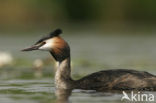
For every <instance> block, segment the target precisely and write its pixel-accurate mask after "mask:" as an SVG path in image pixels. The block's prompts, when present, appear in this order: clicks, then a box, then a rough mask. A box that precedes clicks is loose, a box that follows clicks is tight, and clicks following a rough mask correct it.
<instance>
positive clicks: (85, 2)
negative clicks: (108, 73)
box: [0, 0, 156, 103]
mask: <svg viewBox="0 0 156 103" xmlns="http://www.w3.org/2000/svg"><path fill="white" fill-rule="evenodd" d="M56 28H61V29H62V30H63V34H62V35H61V36H62V37H63V38H64V39H65V40H66V41H67V42H68V43H69V45H70V47H71V58H72V63H71V64H72V77H73V78H74V79H79V78H81V77H83V76H85V75H87V74H90V73H93V72H96V71H99V70H105V69H135V70H141V71H142V70H145V71H148V72H150V73H153V74H156V63H155V62H156V47H155V44H156V35H155V34H156V29H155V28H156V1H155V0H0V98H1V100H0V101H1V102H3V103H21V102H22V103H28V102H29V103H53V102H54V101H55V100H56V97H55V93H54V91H55V88H54V87H55V86H54V80H53V78H54V68H55V62H54V60H53V58H52V57H51V55H50V53H48V52H39V51H34V52H26V53H25V52H21V51H20V50H21V49H23V48H25V47H28V46H30V45H32V44H34V43H35V42H36V41H38V39H40V38H41V37H42V36H44V35H47V34H48V33H49V32H51V31H53V30H55V29H56ZM154 93H155V92H154ZM155 94H156V93H155ZM120 97H121V94H117V95H116V94H99V93H89V92H84V91H79V90H77V91H74V92H73V95H72V96H71V97H70V100H71V101H72V102H74V103H84V102H85V103H120V102H121V101H120V99H121V98H120Z"/></svg>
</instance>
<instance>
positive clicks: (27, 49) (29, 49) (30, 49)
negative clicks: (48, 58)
mask: <svg viewBox="0 0 156 103" xmlns="http://www.w3.org/2000/svg"><path fill="white" fill-rule="evenodd" d="M39 47H40V46H36V45H33V46H31V47H29V48H25V49H22V50H21V51H32V50H38V48H39Z"/></svg>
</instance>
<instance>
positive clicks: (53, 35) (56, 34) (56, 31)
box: [35, 29, 62, 44]
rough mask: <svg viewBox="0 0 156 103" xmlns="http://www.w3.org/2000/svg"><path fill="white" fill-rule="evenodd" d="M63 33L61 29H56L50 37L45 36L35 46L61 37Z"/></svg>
mask: <svg viewBox="0 0 156 103" xmlns="http://www.w3.org/2000/svg"><path fill="white" fill-rule="evenodd" d="M61 33H62V30H61V29H56V30H54V31H53V32H51V33H50V34H49V35H48V36H45V37H43V38H41V39H40V40H39V41H37V42H36V43H35V44H38V43H41V42H43V41H44V40H47V39H49V38H52V37H55V36H59V35H60V34H61Z"/></svg>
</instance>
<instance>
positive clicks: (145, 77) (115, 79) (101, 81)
mask: <svg viewBox="0 0 156 103" xmlns="http://www.w3.org/2000/svg"><path fill="white" fill-rule="evenodd" d="M75 88H77V89H87V90H98V91H103V90H133V89H135V90H156V76H154V75H152V74H150V73H148V72H144V71H135V70H127V69H115V70H104V71H99V72H96V73H93V74H90V75H88V76H85V77H84V78H82V79H80V80H77V81H76V82H75Z"/></svg>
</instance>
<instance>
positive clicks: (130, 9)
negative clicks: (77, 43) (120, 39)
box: [0, 0, 156, 33]
mask: <svg viewBox="0 0 156 103" xmlns="http://www.w3.org/2000/svg"><path fill="white" fill-rule="evenodd" d="M155 4H156V1H155V0H85V1H84V0H75V1H74V0H14V1H12V0H0V31H1V32H11V33H14V32H16V33H17V32H30V31H38V30H48V31H50V30H51V29H52V28H56V27H60V28H63V29H68V30H69V31H70V30H73V29H74V30H77V31H80V29H84V30H86V29H89V30H97V29H98V30H103V31H112V30H113V31H114V30H116V31H126V30H129V31H131V30H133V31H137V30H138V29H139V30H140V28H144V29H145V28H146V29H145V31H146V30H147V31H151V30H155V22H156V20H155V19H156V6H155Z"/></svg>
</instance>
